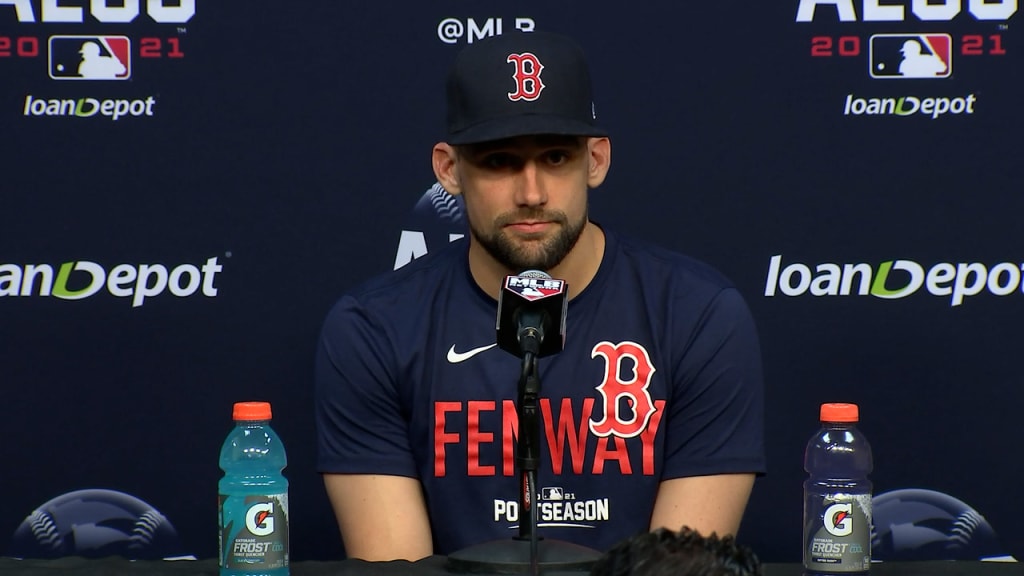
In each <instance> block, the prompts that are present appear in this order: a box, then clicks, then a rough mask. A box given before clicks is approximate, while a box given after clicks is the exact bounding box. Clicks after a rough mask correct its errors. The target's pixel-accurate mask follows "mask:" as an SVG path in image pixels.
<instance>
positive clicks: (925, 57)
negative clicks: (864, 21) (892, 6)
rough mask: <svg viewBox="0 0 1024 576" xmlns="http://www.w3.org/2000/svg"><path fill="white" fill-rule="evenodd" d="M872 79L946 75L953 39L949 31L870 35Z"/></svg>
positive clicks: (951, 63) (948, 68)
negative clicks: (943, 32)
mask: <svg viewBox="0 0 1024 576" xmlns="http://www.w3.org/2000/svg"><path fill="white" fill-rule="evenodd" d="M870 52H871V57H870V59H871V70H870V72H871V77H872V78H896V79H905V78H949V76H950V74H952V73H953V39H952V38H951V37H950V35H949V34H875V35H873V36H871V46H870Z"/></svg>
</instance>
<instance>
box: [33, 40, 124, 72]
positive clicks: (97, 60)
mask: <svg viewBox="0 0 1024 576" xmlns="http://www.w3.org/2000/svg"><path fill="white" fill-rule="evenodd" d="M131 46H132V45H131V40H130V39H129V38H128V37H127V36H50V78H53V79H54V80H127V79H128V78H131V75H132V64H131V52H132V50H131Z"/></svg>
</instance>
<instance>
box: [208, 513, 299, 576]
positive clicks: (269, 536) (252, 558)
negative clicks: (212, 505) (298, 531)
mask: <svg viewBox="0 0 1024 576" xmlns="http://www.w3.org/2000/svg"><path fill="white" fill-rule="evenodd" d="M220 566H221V568H230V569H240V570H273V569H274V568H284V567H287V566H288V495H287V494H270V495H252V494H249V495H239V496H225V495H224V494H221V495H220Z"/></svg>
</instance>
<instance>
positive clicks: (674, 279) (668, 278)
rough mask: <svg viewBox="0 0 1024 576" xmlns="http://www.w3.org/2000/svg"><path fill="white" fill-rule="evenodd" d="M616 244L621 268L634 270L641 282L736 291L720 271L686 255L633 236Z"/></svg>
mask: <svg viewBox="0 0 1024 576" xmlns="http://www.w3.org/2000/svg"><path fill="white" fill-rule="evenodd" d="M616 241H617V246H618V251H619V254H618V255H617V257H616V260H618V259H619V258H621V259H622V262H621V263H618V264H617V266H618V267H621V266H623V265H624V266H627V267H629V268H631V269H633V272H634V273H635V274H639V275H640V276H639V277H640V278H641V279H649V280H650V281H652V282H654V281H661V282H665V284H663V285H665V286H685V287H687V288H689V289H695V288H699V289H701V290H702V291H710V292H719V291H721V290H724V289H729V288H735V285H734V284H733V282H732V280H730V279H729V278H727V277H726V276H725V275H724V274H722V272H721V271H719V270H718V269H717V268H715V267H714V266H712V265H711V264H708V263H707V262H704V261H703V260H700V259H698V258H695V257H693V256H690V255H688V254H684V253H683V252H680V251H677V250H674V249H671V248H667V247H664V246H660V245H658V244H654V243H652V242H649V241H646V240H643V239H640V238H636V237H631V236H623V235H618V236H617V237H616Z"/></svg>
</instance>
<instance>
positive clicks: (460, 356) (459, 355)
mask: <svg viewBox="0 0 1024 576" xmlns="http://www.w3.org/2000/svg"><path fill="white" fill-rule="evenodd" d="M497 345H498V344H497V343H494V344H488V345H487V346H481V347H479V348H473V349H472V350H468V351H466V352H456V351H455V344H452V347H451V348H449V349H448V361H449V362H451V363H452V364H458V363H459V362H465V361H466V360H469V359H470V358H472V357H473V356H476V355H477V354H479V353H481V352H485V351H487V350H490V349H491V348H494V347H495V346H497Z"/></svg>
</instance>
